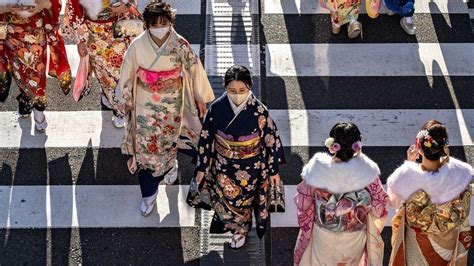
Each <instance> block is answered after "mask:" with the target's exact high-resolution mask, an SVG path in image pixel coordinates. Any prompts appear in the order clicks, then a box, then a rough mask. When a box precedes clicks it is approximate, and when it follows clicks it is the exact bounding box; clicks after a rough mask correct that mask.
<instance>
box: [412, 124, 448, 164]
mask: <svg viewBox="0 0 474 266" xmlns="http://www.w3.org/2000/svg"><path fill="white" fill-rule="evenodd" d="M421 130H427V131H428V134H429V135H430V137H432V138H433V140H434V142H430V144H429V147H428V146H426V144H427V142H426V141H425V140H424V139H421V140H420V145H419V148H421V149H422V150H423V153H424V155H425V157H426V159H428V160H430V161H438V160H439V159H441V158H442V157H446V156H449V148H448V144H449V142H448V130H447V129H446V127H445V126H444V125H443V124H442V123H441V122H439V121H436V120H430V121H428V122H426V123H425V124H424V125H423V126H422V127H421Z"/></svg>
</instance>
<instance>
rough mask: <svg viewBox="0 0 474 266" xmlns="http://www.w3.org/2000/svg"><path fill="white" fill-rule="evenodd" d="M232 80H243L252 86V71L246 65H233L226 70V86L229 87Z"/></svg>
mask: <svg viewBox="0 0 474 266" xmlns="http://www.w3.org/2000/svg"><path fill="white" fill-rule="evenodd" d="M232 81H241V82H243V83H245V85H247V87H249V89H250V88H252V85H253V82H252V76H251V75H250V71H249V70H248V69H247V68H246V67H244V66H239V65H235V66H231V67H230V68H229V69H227V71H226V72H225V76H224V86H225V87H227V85H229V83H231V82H232Z"/></svg>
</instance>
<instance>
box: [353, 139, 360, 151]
mask: <svg viewBox="0 0 474 266" xmlns="http://www.w3.org/2000/svg"><path fill="white" fill-rule="evenodd" d="M360 149H362V142H361V141H360V140H358V141H356V142H354V143H352V150H353V151H360Z"/></svg>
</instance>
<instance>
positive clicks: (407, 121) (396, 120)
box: [0, 109, 474, 148]
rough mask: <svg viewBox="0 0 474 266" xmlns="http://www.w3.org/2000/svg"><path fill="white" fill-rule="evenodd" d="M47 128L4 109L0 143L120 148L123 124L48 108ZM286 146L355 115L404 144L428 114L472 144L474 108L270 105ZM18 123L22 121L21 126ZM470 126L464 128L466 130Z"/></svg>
mask: <svg viewBox="0 0 474 266" xmlns="http://www.w3.org/2000/svg"><path fill="white" fill-rule="evenodd" d="M45 113H46V115H47V117H48V123H49V127H48V131H47V132H46V134H38V133H36V132H35V130H34V127H33V126H32V124H33V121H32V120H33V118H31V119H27V120H24V119H20V118H19V117H18V115H17V114H16V113H15V112H0V121H1V122H0V139H2V140H3V141H2V142H1V143H0V148H44V147H46V148H58V147H89V146H90V147H101V148H119V147H120V144H121V143H122V140H123V136H124V130H123V129H116V128H114V126H113V125H112V123H110V121H111V119H112V113H111V112H108V111H64V112H45ZM270 113H271V115H272V117H273V119H274V120H275V122H276V124H277V125H278V126H279V131H280V135H281V139H282V142H283V143H284V144H285V145H287V146H308V147H318V146H324V140H325V139H326V135H327V131H329V130H330V129H331V127H332V126H333V125H334V124H335V123H337V122H338V121H353V122H355V123H356V124H358V125H359V126H360V128H361V130H362V134H363V135H364V145H365V146H382V147H383V146H402V147H407V146H409V145H410V144H412V141H413V136H414V135H416V133H417V132H418V130H419V125H421V124H422V123H424V122H425V121H427V120H429V119H433V118H436V119H439V120H441V121H446V122H445V123H446V126H447V127H448V128H449V129H450V132H449V133H450V144H451V145H452V146H472V145H474V142H473V137H472V136H471V132H474V123H468V124H466V125H463V124H459V121H458V120H457V117H458V113H460V114H461V115H462V116H463V117H464V121H469V122H470V121H474V109H461V110H454V109H453V110H436V109H435V110H429V109H428V110H425V109H417V110H344V109H342V110H270ZM17 125H19V126H17ZM464 126H466V127H467V128H466V130H462V129H463V127H464Z"/></svg>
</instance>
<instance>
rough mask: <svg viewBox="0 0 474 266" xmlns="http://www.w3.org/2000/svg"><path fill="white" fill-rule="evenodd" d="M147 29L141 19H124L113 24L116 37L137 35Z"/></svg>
mask: <svg viewBox="0 0 474 266" xmlns="http://www.w3.org/2000/svg"><path fill="white" fill-rule="evenodd" d="M143 31H145V25H144V23H143V21H142V20H141V19H138V18H132V19H122V20H119V21H117V22H115V24H114V26H113V32H114V38H127V37H129V38H130V37H137V36H138V35H140V34H141V33H142V32H143Z"/></svg>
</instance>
